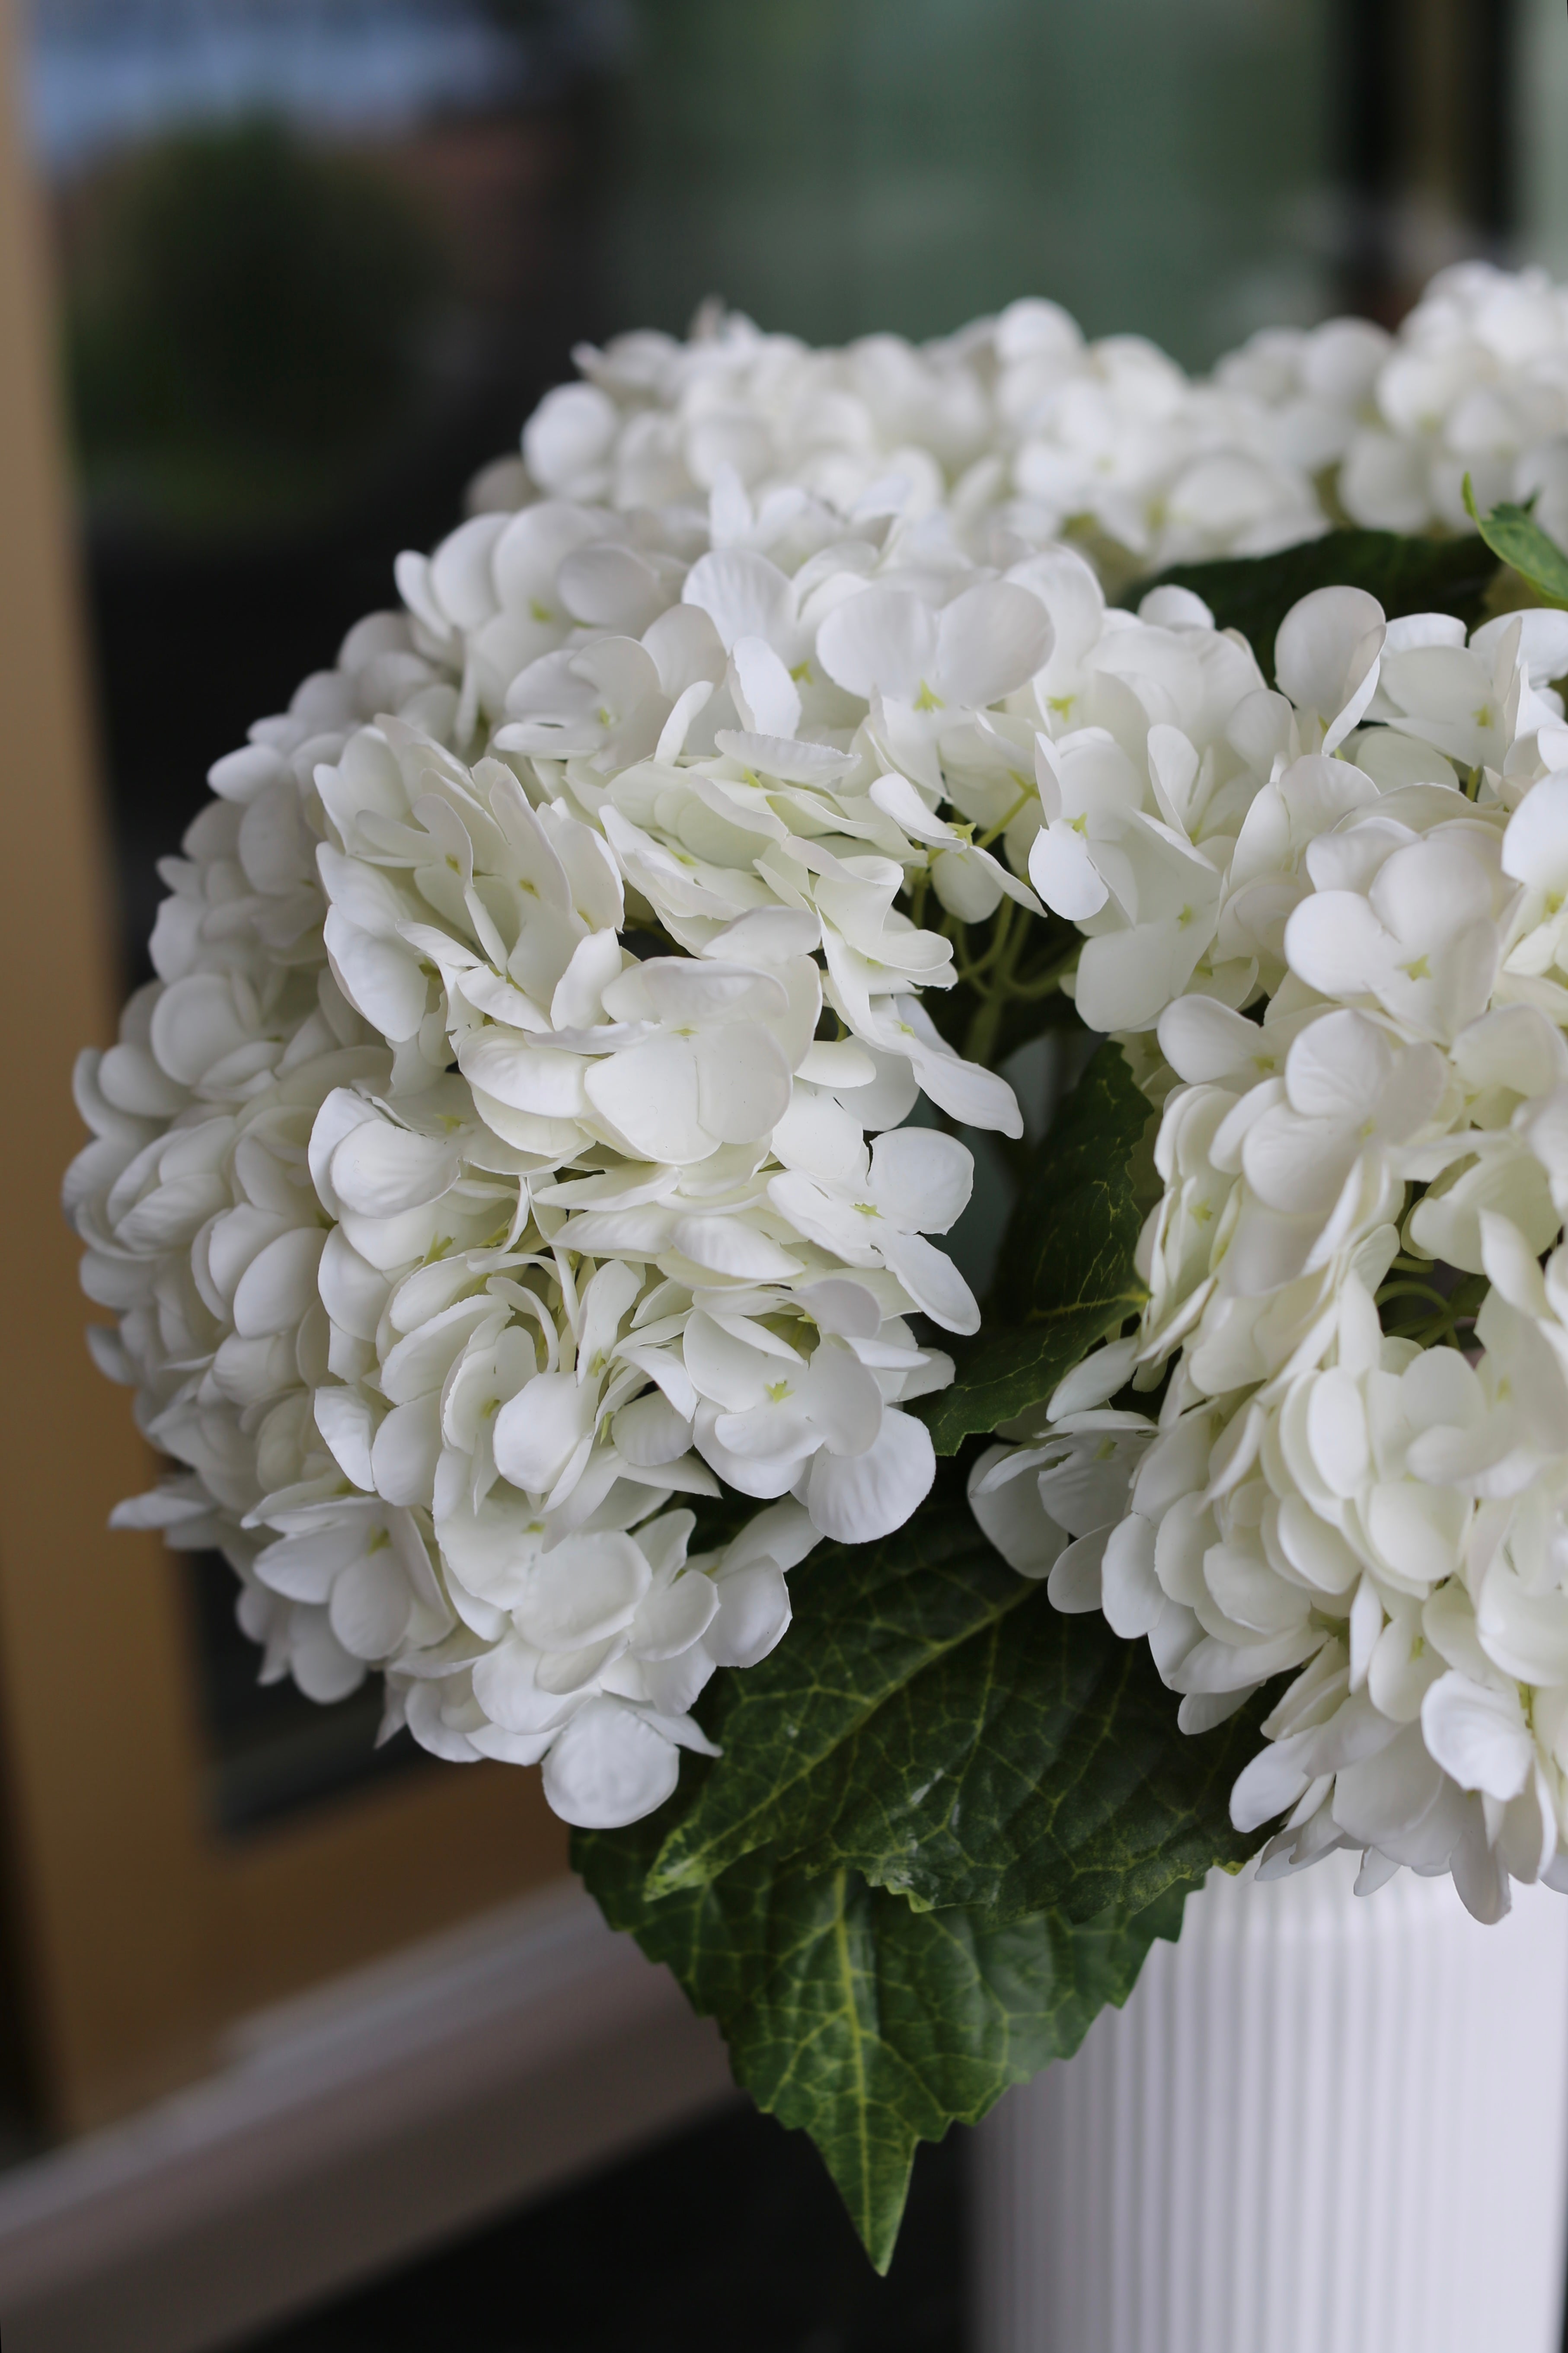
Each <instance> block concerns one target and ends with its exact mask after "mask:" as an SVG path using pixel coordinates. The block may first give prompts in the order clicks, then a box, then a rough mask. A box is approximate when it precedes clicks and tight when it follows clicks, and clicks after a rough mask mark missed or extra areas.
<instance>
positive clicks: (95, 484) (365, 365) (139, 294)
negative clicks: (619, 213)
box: [68, 120, 446, 531]
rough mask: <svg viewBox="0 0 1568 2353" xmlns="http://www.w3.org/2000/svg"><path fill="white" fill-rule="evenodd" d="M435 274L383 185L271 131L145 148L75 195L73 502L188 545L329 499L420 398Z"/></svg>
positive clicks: (418, 226) (382, 450)
mask: <svg viewBox="0 0 1568 2353" xmlns="http://www.w3.org/2000/svg"><path fill="white" fill-rule="evenodd" d="M445 277H446V273H445V269H444V265H443V262H442V259H441V256H440V252H439V248H438V247H437V244H436V241H435V239H434V238H433V237H432V236H431V234H430V233H429V231H428V230H427V228H426V226H425V224H424V222H423V221H422V220H421V218H420V216H419V215H418V213H417V211H416V208H415V206H414V205H413V203H412V201H411V200H410V199H409V198H408V197H407V196H406V195H405V194H404V193H403V192H402V191H401V190H400V189H399V188H397V187H396V186H395V185H394V184H393V183H392V182H391V181H390V180H389V179H388V178H386V177H385V176H384V174H381V173H378V172H377V171H376V170H374V168H373V167H372V166H371V165H369V164H365V163H363V162H360V161H358V160H355V159H353V158H347V157H343V156H342V155H334V154H331V153H327V152H324V151H321V150H319V149H317V148H315V147H312V146H310V144H308V143H307V142H304V141H303V140H301V139H300V138H299V137H298V136H296V135H295V134H294V133H292V132H289V130H288V129H286V128H285V127H284V126H283V125H281V124H279V123H275V122H272V121H266V120H254V121H244V122H240V123H237V124H235V125H231V126H226V127H222V128H216V129H202V130H197V131H188V132H180V133H178V134H175V135H173V136H170V137H168V138H165V139H163V140H160V141H159V142H157V143H156V144H154V145H153V146H150V147H148V148H146V149H144V150H143V151H142V153H139V154H138V155H137V156H135V157H134V158H133V159H132V160H131V161H130V162H129V163H127V164H122V165H121V166H120V167H119V168H118V169H117V170H116V171H114V172H113V173H112V174H108V175H106V176H105V178H104V179H103V181H102V182H101V183H100V185H99V186H98V187H97V188H95V189H94V190H93V191H92V192H91V199H90V202H89V205H88V206H87V207H86V212H85V220H84V227H83V229H82V232H81V235H80V237H79V248H78V251H77V252H76V254H75V256H74V257H73V264H72V266H71V267H70V269H69V271H68V366H69V381H70V391H71V400H72V409H73V416H74V420H75V428H76V434H77V440H78V447H79V455H80V459H81V463H82V468H83V471H84V474H85V477H86V480H87V485H88V489H89V493H92V494H94V495H95V496H96V498H97V499H98V501H99V502H100V503H102V504H107V505H109V506H110V507H111V508H113V509H117V510H121V511H125V510H129V511H130V512H132V513H134V514H136V515H137V516H138V518H139V519H143V520H145V519H152V520H154V521H157V522H164V523H168V524H173V525H175V526H183V527H184V528H186V529H197V530H205V531H212V530H225V529H235V528H240V529H252V528H255V527H256V526H257V525H258V524H266V523H269V522H275V523H287V522H292V521H294V520H296V519H297V518H298V517H299V516H300V514H301V513H302V512H309V511H310V510H311V509H312V508H315V507H318V506H320V505H321V503H323V502H331V501H337V500H338V499H340V498H341V497H342V495H343V494H345V493H346V492H348V491H352V489H353V486H354V484H355V482H356V481H357V480H359V479H360V478H361V477H363V475H364V474H365V473H366V472H367V471H368V470H370V469H372V468H373V467H374V465H375V464H376V463H377V462H378V461H384V458H385V455H386V452H387V450H388V448H390V447H391V446H392V445H393V444H394V443H395V440H396V438H397V436H398V434H399V432H400V430H401V429H403V428H404V427H405V426H406V425H407V423H408V421H409V419H410V417H411V415H412V414H413V412H414V411H415V410H416V407H417V406H418V403H419V399H420V396H421V392H422V389H423V385H424V382H425V379H426V372H427V370H426V356H425V353H426V346H427V344H428V342H429V335H430V330H431V328H432V325H433V323H434V322H435V319H436V317H437V311H438V307H439V303H440V299H441V295H442V290H443V286H444V283H445Z"/></svg>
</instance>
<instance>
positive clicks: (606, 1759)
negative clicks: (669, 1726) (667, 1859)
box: [543, 1698, 680, 1831]
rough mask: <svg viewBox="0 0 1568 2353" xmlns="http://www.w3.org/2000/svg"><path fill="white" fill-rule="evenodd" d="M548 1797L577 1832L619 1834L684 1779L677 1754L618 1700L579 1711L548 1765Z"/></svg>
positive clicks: (590, 1704)
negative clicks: (681, 1777)
mask: <svg viewBox="0 0 1568 2353" xmlns="http://www.w3.org/2000/svg"><path fill="white" fill-rule="evenodd" d="M543 1769H544V1794H545V1796H546V1797H547V1798H548V1799H549V1800H550V1803H551V1805H552V1808H553V1810H554V1811H555V1812H556V1813H557V1814H559V1815H560V1817H561V1819H562V1820H563V1822H570V1823H571V1824H572V1825H573V1826H574V1829H577V1830H589V1831H605V1830H619V1829H621V1828H623V1827H624V1825H625V1824H626V1823H627V1822H637V1821H641V1820H642V1819H643V1817H644V1815H645V1814H651V1813H652V1812H654V1810H656V1808H658V1807H659V1806H662V1805H663V1803H664V1801H665V1799H667V1798H668V1796H669V1795H670V1794H671V1792H672V1791H673V1789H674V1788H675V1785H676V1783H677V1781H678V1780H679V1778H680V1756H679V1750H678V1749H677V1747H676V1746H675V1745H674V1743H673V1742H672V1741H669V1740H667V1739H666V1738H665V1736H664V1735H663V1734H662V1733H661V1732H657V1731H656V1730H655V1729H654V1727H653V1725H650V1724H649V1723H648V1722H647V1719H646V1717H644V1716H643V1715H639V1714H638V1713H637V1710H636V1709H634V1708H630V1707H626V1706H624V1705H623V1704H621V1703H620V1702H619V1701H617V1700H614V1699H605V1698H601V1699H590V1700H588V1701H587V1702H586V1703H585V1704H584V1705H583V1706H582V1707H580V1708H578V1709H577V1711H576V1713H575V1714H574V1715H573V1717H572V1720H571V1722H570V1723H569V1724H568V1725H566V1727H565V1729H564V1730H563V1732H562V1734H561V1736H560V1737H559V1738H558V1739H557V1740H556V1741H555V1743H554V1745H553V1746H552V1748H551V1750H550V1753H549V1755H548V1756H547V1757H545V1760H544V1768H543Z"/></svg>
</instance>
